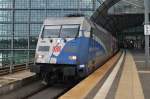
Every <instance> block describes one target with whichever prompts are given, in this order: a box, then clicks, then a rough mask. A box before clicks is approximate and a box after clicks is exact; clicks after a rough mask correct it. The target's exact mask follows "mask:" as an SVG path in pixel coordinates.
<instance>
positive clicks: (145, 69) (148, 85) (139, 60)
mask: <svg viewBox="0 0 150 99" xmlns="http://www.w3.org/2000/svg"><path fill="white" fill-rule="evenodd" d="M130 51H131V53H132V55H133V58H134V60H135V63H136V66H137V69H138V72H139V77H140V81H141V84H142V87H143V92H144V96H145V99H150V93H149V92H150V65H149V66H145V61H144V60H145V56H144V50H130Z"/></svg>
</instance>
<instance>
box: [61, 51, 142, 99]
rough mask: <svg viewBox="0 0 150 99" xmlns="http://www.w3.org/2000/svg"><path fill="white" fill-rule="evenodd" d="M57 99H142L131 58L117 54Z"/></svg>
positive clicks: (127, 52) (138, 80) (136, 72)
mask: <svg viewBox="0 0 150 99" xmlns="http://www.w3.org/2000/svg"><path fill="white" fill-rule="evenodd" d="M59 99H144V93H143V89H142V85H141V82H140V79H139V75H138V71H137V68H136V64H135V61H134V59H133V56H132V55H131V53H130V52H129V51H126V52H122V53H121V52H119V53H117V54H116V55H115V56H113V57H112V58H111V59H110V60H108V61H107V62H106V63H105V64H104V65H102V66H101V67H100V68H99V69H97V70H96V71H95V72H93V73H92V74H91V75H90V76H88V77H87V78H85V79H84V80H82V81H81V82H80V83H79V84H77V85H76V86H75V87H73V88H72V89H70V90H69V91H68V92H66V93H65V94H64V95H62V96H60V97H59Z"/></svg>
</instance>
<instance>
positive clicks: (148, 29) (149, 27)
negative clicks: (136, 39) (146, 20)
mask: <svg viewBox="0 0 150 99" xmlns="http://www.w3.org/2000/svg"><path fill="white" fill-rule="evenodd" d="M144 34H145V35H150V25H144Z"/></svg>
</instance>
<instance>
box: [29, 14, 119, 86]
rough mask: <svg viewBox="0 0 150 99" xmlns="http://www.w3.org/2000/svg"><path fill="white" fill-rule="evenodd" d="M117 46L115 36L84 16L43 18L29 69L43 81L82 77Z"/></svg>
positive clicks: (106, 57)
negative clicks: (33, 58) (33, 57)
mask: <svg viewBox="0 0 150 99" xmlns="http://www.w3.org/2000/svg"><path fill="white" fill-rule="evenodd" d="M117 50H118V46H117V40H116V38H115V37H114V36H112V35H111V33H109V32H108V31H106V30H105V29H104V28H102V27H100V26H99V25H97V24H96V23H94V22H92V21H91V20H90V19H88V18H86V17H61V18H47V19H45V21H44V24H43V26H42V29H41V32H40V35H39V38H38V43H37V47H36V53H35V61H34V63H35V65H34V66H33V67H32V70H31V71H32V72H35V73H37V74H40V75H41V77H42V79H43V81H45V82H46V83H50V82H52V81H55V79H60V78H63V79H64V78H69V77H71V78H84V77H86V76H88V75H89V74H90V73H92V72H93V71H94V70H95V69H97V68H98V67H99V66H101V65H102V64H103V63H104V62H105V61H106V60H107V59H108V58H110V57H111V56H112V55H113V54H114V53H115V52H116V51H117Z"/></svg>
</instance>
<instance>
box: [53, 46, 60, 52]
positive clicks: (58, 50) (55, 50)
mask: <svg viewBox="0 0 150 99" xmlns="http://www.w3.org/2000/svg"><path fill="white" fill-rule="evenodd" d="M60 50H61V46H54V47H53V51H54V52H60Z"/></svg>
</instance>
